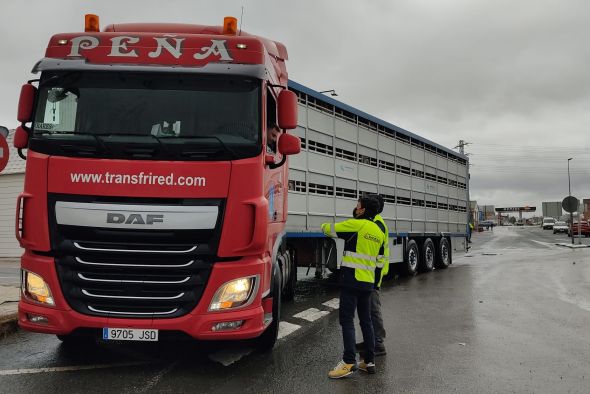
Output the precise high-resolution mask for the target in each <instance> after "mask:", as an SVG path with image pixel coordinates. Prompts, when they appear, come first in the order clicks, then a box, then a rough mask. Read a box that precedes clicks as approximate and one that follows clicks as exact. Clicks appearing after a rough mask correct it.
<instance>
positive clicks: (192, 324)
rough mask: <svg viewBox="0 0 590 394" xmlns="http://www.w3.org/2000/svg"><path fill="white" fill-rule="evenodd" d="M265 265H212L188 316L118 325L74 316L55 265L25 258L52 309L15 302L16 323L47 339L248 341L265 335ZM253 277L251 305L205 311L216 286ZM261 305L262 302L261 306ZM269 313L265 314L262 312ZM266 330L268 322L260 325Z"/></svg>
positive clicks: (245, 261)
mask: <svg viewBox="0 0 590 394" xmlns="http://www.w3.org/2000/svg"><path fill="white" fill-rule="evenodd" d="M267 264H268V263H267V262H265V261H263V260H260V259H257V258H253V257H247V258H243V259H241V260H239V261H235V262H224V263H218V264H215V265H214V266H213V270H212V272H211V276H210V278H209V282H208V284H207V287H206V289H205V292H204V294H203V296H202V298H201V300H200V301H199V304H198V305H197V307H196V308H195V309H194V310H193V311H191V312H190V313H189V314H187V315H184V316H181V317H177V318H169V319H164V318H160V319H152V318H150V319H122V318H113V317H97V316H88V315H84V314H81V313H79V312H77V311H74V310H73V309H72V308H70V307H69V305H68V304H67V303H66V301H65V299H64V297H63V294H62V293H61V288H60V285H59V281H58V278H57V272H56V269H55V262H54V260H53V258H51V257H45V256H38V255H33V254H30V253H25V255H23V257H22V258H21V266H22V268H23V269H26V270H28V271H31V272H34V273H36V274H38V275H40V276H41V277H43V279H44V280H45V281H46V282H47V284H48V285H49V287H50V289H51V292H52V294H53V298H54V300H55V306H52V307H50V306H45V305H39V304H36V303H34V302H32V301H29V300H28V299H24V298H23V297H22V296H21V300H20V302H19V306H18V319H19V325H20V327H21V328H23V329H25V330H28V331H34V332H41V333H47V334H59V335H67V334H70V333H71V332H73V331H74V330H77V329H84V328H91V329H92V328H94V329H102V328H104V327H113V328H139V329H158V330H167V331H177V332H178V331H181V332H184V333H185V334H187V335H189V336H191V337H193V338H196V339H201V340H237V339H248V338H254V337H257V336H259V335H260V334H262V332H263V331H264V330H265V328H266V325H265V320H264V316H265V314H268V313H271V312H272V310H271V308H270V307H269V305H272V303H269V302H266V301H267V300H263V299H262V294H263V293H265V289H266V288H268V286H267V285H265V283H268V282H267V281H266V280H265V279H266V278H268V276H267V274H266V271H267V268H266V267H267ZM250 275H259V278H260V280H261V285H260V286H259V287H258V293H257V294H256V295H255V296H254V300H253V302H252V303H251V304H250V305H248V306H247V307H245V308H243V309H236V310H234V311H224V312H209V311H208V307H209V304H210V302H211V299H212V298H213V295H214V294H215V291H216V290H217V289H218V288H219V286H221V285H223V284H224V283H225V282H227V281H229V280H232V279H237V278H240V277H244V276H250ZM263 301H264V302H263ZM266 309H269V310H266ZM31 316H43V317H45V318H46V319H47V322H46V323H42V324H41V323H33V322H31V321H30V317H31ZM237 320H242V321H243V324H242V325H241V327H240V328H238V329H234V330H227V331H213V330H212V327H213V326H214V325H215V324H216V323H220V322H229V321H237ZM266 324H267V325H268V321H267V322H266Z"/></svg>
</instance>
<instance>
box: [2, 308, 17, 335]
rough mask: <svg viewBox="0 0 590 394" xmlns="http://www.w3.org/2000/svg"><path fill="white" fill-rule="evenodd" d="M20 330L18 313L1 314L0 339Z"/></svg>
mask: <svg viewBox="0 0 590 394" xmlns="http://www.w3.org/2000/svg"><path fill="white" fill-rule="evenodd" d="M17 330H18V313H17V312H14V313H9V314H7V315H4V316H0V339H3V338H6V337H7V336H9V335H10V334H12V333H14V332H16V331H17Z"/></svg>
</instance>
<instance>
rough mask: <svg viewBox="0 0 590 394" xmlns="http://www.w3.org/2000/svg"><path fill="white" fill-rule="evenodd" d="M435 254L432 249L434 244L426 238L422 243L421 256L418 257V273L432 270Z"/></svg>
mask: <svg viewBox="0 0 590 394" xmlns="http://www.w3.org/2000/svg"><path fill="white" fill-rule="evenodd" d="M435 258H436V252H435V249H434V242H432V240H431V239H430V238H426V239H425V240H424V242H423V243H422V254H421V256H420V263H421V265H420V271H422V272H430V271H432V270H433V269H434V260H435Z"/></svg>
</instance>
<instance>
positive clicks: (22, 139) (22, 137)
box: [13, 126, 29, 149]
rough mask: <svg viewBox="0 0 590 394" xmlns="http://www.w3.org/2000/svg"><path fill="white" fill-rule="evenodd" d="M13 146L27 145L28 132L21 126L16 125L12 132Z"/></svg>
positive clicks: (19, 147)
mask: <svg viewBox="0 0 590 394" xmlns="http://www.w3.org/2000/svg"><path fill="white" fill-rule="evenodd" d="M13 143H14V147H15V148H18V149H26V148H27V147H28V146H29V133H28V132H27V130H25V128H24V127H23V126H18V127H17V128H16V131H15V132H14V141H13Z"/></svg>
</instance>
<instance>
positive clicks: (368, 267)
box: [342, 261, 375, 272]
mask: <svg viewBox="0 0 590 394" xmlns="http://www.w3.org/2000/svg"><path fill="white" fill-rule="evenodd" d="M342 266H343V267H348V268H354V269H356V270H363V271H370V272H375V267H373V266H371V265H364V264H361V263H352V262H350V261H342Z"/></svg>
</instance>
